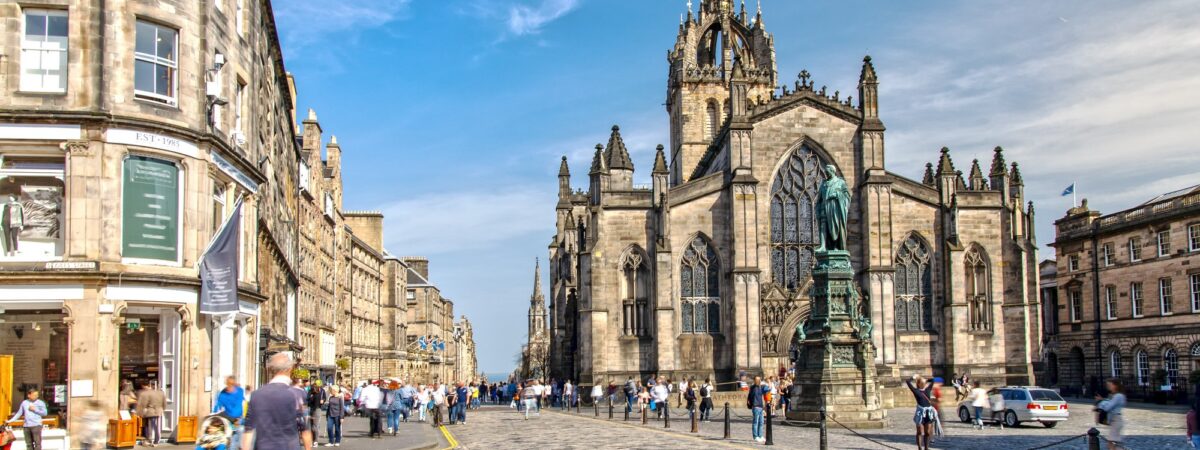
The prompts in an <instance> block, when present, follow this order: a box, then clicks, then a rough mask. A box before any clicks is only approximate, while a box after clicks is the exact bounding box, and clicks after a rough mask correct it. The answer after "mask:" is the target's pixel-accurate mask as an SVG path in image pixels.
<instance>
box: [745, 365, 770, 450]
mask: <svg viewBox="0 0 1200 450" xmlns="http://www.w3.org/2000/svg"><path fill="white" fill-rule="evenodd" d="M763 393H764V391H763V384H762V377H761V376H756V377H754V384H751V385H750V393H749V394H747V396H746V407H747V408H750V412H751V414H753V416H754V421H753V422H752V423H751V425H750V433H751V434H753V435H754V442H766V441H767V439H766V438H764V437H763V407H764V406H765V405H766V403H765V402H763Z"/></svg>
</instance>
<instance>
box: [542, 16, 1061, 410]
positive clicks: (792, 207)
mask: <svg viewBox="0 0 1200 450" xmlns="http://www.w3.org/2000/svg"><path fill="white" fill-rule="evenodd" d="M774 58H775V51H774V38H773V37H772V35H771V34H770V33H768V32H767V31H766V24H765V22H764V19H763V14H762V12H761V11H759V12H758V14H757V15H755V16H751V15H750V14H748V13H747V12H746V11H745V9H744V8H743V9H742V10H741V11H734V8H733V7H732V6H731V2H728V1H715V0H705V1H702V2H701V4H700V11H699V14H698V15H697V14H693V13H692V12H689V13H688V14H687V19H686V20H685V21H684V23H683V24H681V25H680V27H679V34H678V38H677V41H676V44H675V46H674V47H673V48H672V49H670V50H669V52H668V63H669V70H668V76H667V101H666V108H667V113H668V116H669V118H670V136H671V142H670V147H669V148H663V147H662V146H660V147H659V149H658V152H657V154H656V156H655V160H654V161H653V165H652V167H651V180H652V184H651V185H650V186H637V185H634V184H633V182H632V180H633V176H634V163H633V161H632V160H631V159H630V157H629V152H628V149H627V148H626V145H625V143H624V140H623V139H622V137H621V132H620V129H619V128H618V127H616V126H614V127H613V129H612V131H611V134H610V135H609V138H608V143H607V145H597V146H596V150H595V155H594V158H593V161H592V164H591V168H590V170H589V173H588V187H587V189H586V190H575V189H573V187H572V186H571V178H570V168H569V167H568V165H567V163H566V160H565V158H564V160H563V162H562V165H561V166H560V171H559V182H558V194H559V195H558V203H557V207H556V211H557V222H556V235H555V236H554V239H553V241H552V245H551V248H550V261H551V263H552V264H551V287H550V289H551V307H550V312H549V315H550V334H551V351H550V355H551V376H553V377H558V378H575V379H579V380H580V382H581V383H583V384H585V385H586V384H588V383H605V382H607V381H610V380H619V379H624V378H625V377H626V376H636V377H642V378H645V377H648V376H651V375H653V374H659V375H666V376H672V377H674V378H676V379H679V378H683V377H689V378H690V377H695V378H705V377H714V378H715V379H716V380H719V381H720V382H728V381H731V380H734V379H736V378H737V377H738V376H739V375H740V374H742V373H743V372H744V373H747V374H755V373H767V374H777V373H778V372H781V371H786V370H788V369H789V367H790V366H791V363H790V361H789V353H790V350H791V349H792V345H793V337H794V336H793V334H794V331H793V330H794V329H795V328H796V325H797V324H799V323H801V321H802V320H804V319H805V317H806V316H807V315H808V311H809V309H810V292H809V286H810V284H811V276H810V272H811V269H812V266H813V251H814V248H815V246H816V241H815V239H816V237H815V235H814V232H813V230H814V227H815V222H814V219H813V203H814V202H815V198H816V188H817V186H818V185H819V184H820V182H821V181H823V179H824V175H823V173H822V171H821V168H823V167H824V166H826V165H832V166H833V167H834V168H835V170H836V171H837V173H839V174H840V175H841V176H842V177H843V178H845V180H846V182H847V183H848V184H849V185H850V186H852V188H851V189H852V193H853V203H852V205H851V217H850V221H849V224H850V227H851V231H850V233H851V234H850V249H849V250H850V251H851V254H852V259H853V265H854V267H855V268H856V269H857V270H858V273H857V275H856V281H857V286H858V289H859V290H860V291H861V294H862V296H863V298H865V299H866V301H865V302H864V304H865V305H866V308H867V310H866V312H869V314H870V317H871V318H872V321H873V323H874V324H875V325H874V332H873V334H872V336H871V338H872V342H873V344H874V346H875V348H876V352H875V361H874V362H875V364H876V366H877V368H878V373H879V376H880V379H881V380H882V381H883V382H884V383H887V384H891V385H892V386H895V385H896V384H895V383H897V382H898V381H897V380H898V378H899V377H900V376H901V375H902V374H910V373H914V372H919V373H926V374H929V373H933V374H937V375H941V376H949V375H950V374H952V373H955V372H964V371H969V372H970V373H971V374H973V375H974V376H975V378H977V379H981V380H984V381H985V382H988V383H997V384H998V383H1007V384H1025V383H1032V382H1033V381H1034V380H1033V360H1034V359H1035V358H1036V357H1037V355H1039V354H1040V348H1039V345H1040V339H1039V336H1040V335H1041V330H1040V327H1039V323H1038V321H1037V319H1036V317H1037V315H1038V313H1039V306H1038V296H1037V288H1038V282H1037V280H1038V272H1037V258H1036V252H1037V247H1036V245H1035V242H1034V236H1033V227H1032V223H1033V208H1032V205H1026V202H1025V197H1024V192H1023V182H1022V180H1021V175H1020V171H1019V170H1018V168H1017V165H1016V164H1015V163H1013V164H1012V165H1011V166H1010V165H1009V164H1008V163H1006V161H1005V160H1004V156H1003V152H1002V150H1001V149H999V148H996V150H995V153H994V156H993V159H992V161H991V166H990V170H989V171H988V172H986V175H985V172H983V170H982V168H981V167H980V164H979V162H978V161H975V162H973V163H972V164H971V166H970V169H969V172H968V173H966V174H964V173H962V172H960V171H959V170H958V169H957V168H956V166H955V164H954V162H953V161H952V159H951V155H950V152H949V150H947V149H942V152H941V153H940V155H938V160H937V165H936V166H935V165H934V164H928V165H927V166H926V171H925V174H924V176H923V177H921V178H920V179H919V180H915V179H909V178H906V177H904V176H901V175H899V174H896V173H893V172H890V171H888V170H887V168H886V164H885V147H884V132H885V128H884V126H883V121H882V119H881V117H882V116H881V115H880V109H879V105H880V99H879V98H878V86H879V83H880V78H879V77H878V76H877V74H876V71H875V67H874V66H873V65H872V64H871V60H870V58H869V57H868V58H866V59H864V61H863V64H862V72H861V76H860V80H859V85H858V91H857V92H856V93H855V96H854V97H855V98H853V99H852V98H850V97H843V96H842V95H841V93H840V92H838V91H835V90H833V89H827V88H826V87H825V86H821V87H819V88H817V87H816V84H815V81H813V80H812V77H811V75H810V74H809V73H808V72H802V73H801V74H800V75H799V77H798V79H796V80H795V81H794V82H788V83H785V84H784V86H782V87H781V88H776V87H775V86H777V84H779V82H780V80H779V79H778V74H777V72H776V69H775V59H774ZM667 154H670V156H671V158H670V161H669V162H668V160H667ZM885 401H887V399H886V398H885Z"/></svg>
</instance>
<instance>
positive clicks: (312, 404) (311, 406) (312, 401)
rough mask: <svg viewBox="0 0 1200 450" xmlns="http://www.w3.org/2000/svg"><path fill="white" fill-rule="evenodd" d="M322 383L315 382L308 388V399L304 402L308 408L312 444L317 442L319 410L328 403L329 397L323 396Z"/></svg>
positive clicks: (319, 422) (319, 421)
mask: <svg viewBox="0 0 1200 450" xmlns="http://www.w3.org/2000/svg"><path fill="white" fill-rule="evenodd" d="M322 384H323V383H321V380H317V381H316V382H314V383H312V384H311V385H309V387H308V399H307V400H306V401H305V403H306V406H307V407H308V420H309V422H308V427H309V429H310V430H312V435H313V442H316V441H317V438H318V437H319V436H318V435H319V434H320V433H318V432H317V430H320V429H321V428H320V424H321V410H322V408H324V406H325V402H327V401H329V397H328V396H326V395H325V389H323V388H322V387H321V385H322Z"/></svg>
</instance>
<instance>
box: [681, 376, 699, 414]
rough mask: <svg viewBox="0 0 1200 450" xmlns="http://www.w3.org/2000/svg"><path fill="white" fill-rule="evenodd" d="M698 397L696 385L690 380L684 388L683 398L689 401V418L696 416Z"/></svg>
mask: <svg viewBox="0 0 1200 450" xmlns="http://www.w3.org/2000/svg"><path fill="white" fill-rule="evenodd" d="M696 398H697V395H696V385H695V384H693V383H692V382H691V381H690V380H689V381H688V382H687V384H686V385H684V389H683V400H684V401H685V402H687V406H686V407H687V412H688V419H692V418H694V417H695V416H696Z"/></svg>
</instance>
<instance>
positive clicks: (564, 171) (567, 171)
mask: <svg viewBox="0 0 1200 450" xmlns="http://www.w3.org/2000/svg"><path fill="white" fill-rule="evenodd" d="M558 176H560V177H569V176H571V168H570V167H567V156H566V155H563V157H562V163H559V165H558Z"/></svg>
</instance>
